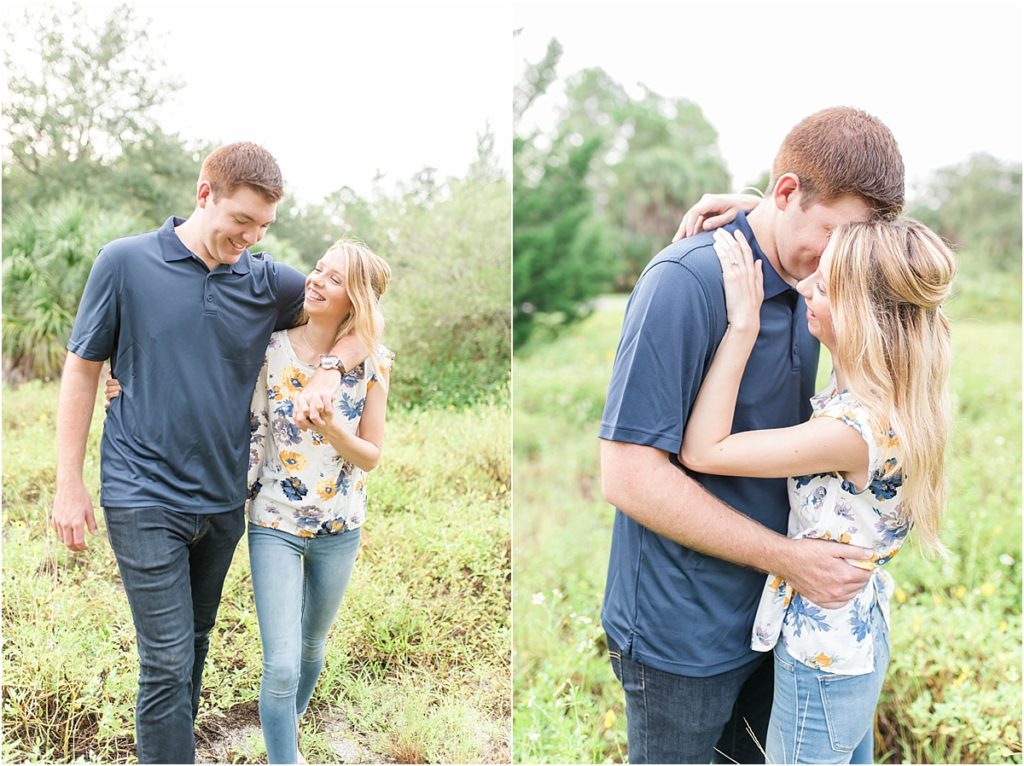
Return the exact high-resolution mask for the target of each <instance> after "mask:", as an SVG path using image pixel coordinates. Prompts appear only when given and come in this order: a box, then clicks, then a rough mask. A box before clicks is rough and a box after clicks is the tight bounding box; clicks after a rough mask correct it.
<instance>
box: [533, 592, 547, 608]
mask: <svg viewBox="0 0 1024 766" xmlns="http://www.w3.org/2000/svg"><path fill="white" fill-rule="evenodd" d="M533 603H534V604H536V605H537V606H540V605H541V604H543V603H544V594H543V593H541V592H540V591H537V592H536V593H534V594H533Z"/></svg>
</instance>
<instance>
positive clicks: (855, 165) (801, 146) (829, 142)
mask: <svg viewBox="0 0 1024 766" xmlns="http://www.w3.org/2000/svg"><path fill="white" fill-rule="evenodd" d="M785 173H794V174H796V176H797V177H798V178H799V179H800V189H801V197H800V199H801V207H802V208H806V207H807V206H808V205H811V204H812V203H814V202H831V201H832V200H834V199H836V198H837V197H840V196H842V195H844V194H854V195H856V196H858V197H860V198H861V199H863V200H864V201H865V202H866V203H867V204H868V206H869V207H870V208H871V209H872V210H873V211H874V215H875V217H876V218H880V219H882V220H892V219H893V218H895V217H896V216H898V215H899V214H900V212H901V211H902V210H903V193H904V192H903V186H904V175H905V171H904V169H903V157H902V156H901V155H900V150H899V147H898V146H897V145H896V139H895V138H894V137H893V135H892V131H890V130H889V128H887V127H886V126H885V125H884V124H882V122H881V121H880V120H879V119H878V118H877V117H873V116H871V115H870V114H868V113H867V112H862V111H861V110H859V109H853V108H851V107H846V106H836V107H832V108H829V109H823V110H822V111H820V112H816V113H815V114H812V115H811V116H810V117H806V118H804V119H803V120H801V121H800V122H799V123H798V124H797V125H796V127H794V128H793V129H792V130H791V131H789V134H788V135H787V136H786V138H785V140H783V142H782V146H781V148H780V149H779V153H778V154H777V155H776V156H775V163H774V164H773V165H772V186H773V187H774V186H775V182H776V181H778V180H779V177H780V176H782V175H783V174H785Z"/></svg>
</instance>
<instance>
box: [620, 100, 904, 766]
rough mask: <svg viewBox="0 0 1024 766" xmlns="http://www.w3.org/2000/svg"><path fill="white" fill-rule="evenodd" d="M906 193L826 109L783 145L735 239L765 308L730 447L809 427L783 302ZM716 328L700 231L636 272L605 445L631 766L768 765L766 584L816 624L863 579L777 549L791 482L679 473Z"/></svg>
mask: <svg viewBox="0 0 1024 766" xmlns="http://www.w3.org/2000/svg"><path fill="white" fill-rule="evenodd" d="M903 177H904V170H903V162H902V159H901V157H900V153H899V150H898V148H897V146H896V142H895V140H894V139H893V137H892V134H891V133H890V131H889V130H888V128H886V127H885V126H884V125H882V124H881V123H880V122H879V121H878V120H876V119H875V118H873V117H871V116H869V115H867V114H865V113H863V112H860V111H858V110H854V109H848V108H834V109H827V110H824V111H822V112H819V113H817V114H814V115H812V116H810V117H808V118H806V119H805V120H803V121H802V122H800V123H799V124H798V125H797V126H796V127H795V128H793V130H792V131H791V132H790V133H789V135H788V136H787V137H786V139H785V141H784V142H783V145H782V147H781V149H780V150H779V153H778V155H777V156H776V158H775V162H774V165H773V168H772V184H771V190H770V192H769V193H768V195H767V196H766V197H765V198H764V199H762V200H761V201H760V202H759V203H758V204H757V206H756V207H755V208H754V209H753V210H752V211H751V212H750V213H749V214H744V213H740V214H738V215H737V217H736V220H735V221H734V223H733V224H731V225H730V226H729V227H728V228H729V229H730V230H735V229H737V228H738V229H740V230H741V231H742V232H743V233H744V235H745V236H746V238H747V240H748V242H750V245H751V248H752V250H753V251H754V254H755V256H756V257H757V258H760V259H761V260H762V262H763V265H762V268H763V274H764V294H765V299H764V303H763V306H762V309H761V330H760V334H759V336H758V340H757V343H756V345H755V347H754V351H753V353H752V354H751V358H750V361H749V363H748V366H747V371H746V374H745V375H744V378H743V382H742V384H741V387H740V392H739V400H738V403H737V412H736V419H735V422H734V425H733V430H734V432H735V431H746V430H750V429H755V428H778V427H785V426H791V425H794V424H796V423H798V422H801V421H803V420H806V419H807V418H808V417H809V416H810V403H809V401H808V400H809V399H810V396H811V395H812V394H813V393H814V391H813V386H814V379H815V372H816V369H817V361H818V344H817V341H815V340H814V339H813V338H812V337H811V336H810V334H809V333H808V331H807V325H806V318H805V308H804V304H803V300H802V299H801V298H800V297H799V296H798V295H797V293H796V291H795V290H794V289H793V285H794V284H795V283H796V282H797V280H799V279H801V278H803V277H805V276H807V275H809V274H811V273H812V272H813V271H814V270H815V269H816V268H817V262H818V259H819V258H820V256H821V253H822V251H823V250H824V248H825V245H826V242H827V240H828V235H829V232H830V231H831V229H832V228H833V227H835V226H837V225H839V224H842V223H847V222H851V221H859V220H865V219H867V218H869V217H870V216H872V215H877V216H884V217H893V216H895V215H897V214H898V213H899V211H900V209H901V208H902V204H903ZM725 328H726V313H725V299H724V293H723V287H722V274H721V267H720V266H719V262H718V258H717V256H716V255H715V253H714V251H713V249H712V237H711V233H710V232H704V233H700V234H697V235H696V236H692V237H689V238H686V239H683V240H681V241H679V242H676V243H674V244H672V245H670V246H669V247H667V248H666V249H665V250H663V251H662V252H661V253H659V254H658V255H657V256H655V257H654V259H653V260H652V261H651V262H650V263H649V264H648V266H647V267H646V268H645V270H644V272H643V274H642V275H641V277H640V279H639V281H638V282H637V285H636V288H635V289H634V291H633V294H632V295H631V297H630V300H629V303H628V305H627V308H626V316H625V320H624V322H623V328H622V337H621V340H620V342H619V347H618V351H617V353H616V358H615V364H614V368H613V372H612V380H611V384H610V386H609V393H608V400H607V402H606V405H605V410H604V416H603V418H602V424H601V431H600V437H601V439H602V442H601V471H602V483H603V490H604V495H605V498H606V499H607V500H608V501H609V502H610V503H612V504H613V505H615V506H616V508H617V511H616V514H615V523H614V528H613V534H612V549H611V556H610V562H609V569H608V580H607V585H606V591H605V600H604V605H603V609H602V623H603V625H604V628H605V631H606V633H607V636H608V644H609V653H610V656H611V660H612V665H613V669H614V670H615V673H616V676H617V677H618V678H619V680H620V682H621V683H622V686H623V689H624V691H625V695H626V718H627V731H628V738H629V759H630V762H631V763H708V762H710V761H712V760H720V762H739V763H756V762H763V761H764V755H763V752H762V751H761V750H760V745H763V743H764V742H765V733H766V731H767V725H768V718H769V715H770V712H771V703H772V688H773V681H772V662H771V657H770V656H767V655H764V654H759V653H756V652H754V651H752V650H751V649H750V632H751V627H752V624H753V617H754V613H755V612H756V609H757V603H758V599H759V596H760V594H761V589H762V587H763V585H764V574H763V573H764V572H767V571H772V572H774V573H776V574H779V575H781V576H783V577H785V578H786V579H787V580H788V581H789V582H791V583H793V585H794V587H795V588H796V589H797V590H798V591H799V592H800V593H802V594H804V595H805V596H806V597H808V598H810V599H811V600H812V601H815V602H817V603H818V604H820V605H822V606H825V607H834V606H839V605H841V604H843V603H845V602H846V601H848V600H849V599H850V598H851V597H852V596H853V594H854V593H855V592H856V591H857V590H858V589H859V588H860V587H861V585H862V584H863V583H864V582H865V581H866V579H867V577H868V576H869V574H868V573H867V572H865V571H863V570H861V569H858V568H856V567H854V566H850V565H849V564H848V563H847V562H846V559H858V558H865V557H867V556H868V555H870V551H864V550H863V549H860V548H855V547H852V546H845V545H839V544H836V543H831V542H826V541H823V540H801V541H795V540H789V539H787V538H786V537H785V530H786V522H787V516H788V512H789V506H788V501H787V495H786V483H785V481H784V480H779V479H771V480H766V479H749V478H733V477H724V476H705V475H697V474H690V473H687V472H685V471H684V470H683V469H682V468H681V467H680V466H679V463H678V461H677V459H676V453H677V452H678V450H679V445H680V441H681V439H682V435H683V431H684V429H685V427H686V421H687V415H688V413H689V411H690V408H691V406H692V405H693V401H694V399H695V398H696V395H697V391H698V390H699V388H700V382H701V380H702V379H703V377H704V375H705V373H706V372H707V369H708V366H709V365H710V363H711V359H712V357H713V355H714V353H715V349H716V348H717V346H718V343H719V341H720V340H721V338H722V335H723V334H724V332H725ZM748 727H749V730H748ZM755 740H756V741H755Z"/></svg>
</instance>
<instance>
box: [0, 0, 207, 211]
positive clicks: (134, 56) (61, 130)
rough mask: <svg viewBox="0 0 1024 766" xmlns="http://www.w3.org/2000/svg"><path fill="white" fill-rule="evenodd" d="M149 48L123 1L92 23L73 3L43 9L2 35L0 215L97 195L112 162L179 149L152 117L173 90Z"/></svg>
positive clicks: (173, 83)
mask: <svg viewBox="0 0 1024 766" xmlns="http://www.w3.org/2000/svg"><path fill="white" fill-rule="evenodd" d="M15 28H17V30H18V31H17V34H15V32H14V30H15ZM152 51H153V46H152V45H151V44H150V43H149V33H148V31H147V30H146V27H145V26H144V25H143V24H142V23H141V22H139V21H138V20H137V19H136V17H135V11H134V10H133V8H132V6H131V5H128V4H125V5H122V6H119V7H118V8H115V9H114V10H112V11H111V12H110V14H109V15H108V16H107V18H106V19H105V20H104V21H103V22H101V23H99V24H93V23H91V22H90V21H89V19H88V17H87V15H86V13H85V12H84V10H83V8H82V6H81V5H79V4H78V3H74V4H72V5H71V6H70V7H64V6H61V7H60V8H59V9H58V8H57V7H56V6H55V5H48V6H42V8H41V9H39V10H35V9H33V10H30V11H26V12H25V14H24V16H23V18H22V21H21V24H20V25H11V26H10V27H9V28H8V32H7V46H6V47H5V50H4V60H5V64H6V67H7V72H8V83H7V85H8V97H7V100H6V102H5V104H4V117H5V123H6V129H7V133H8V140H7V143H6V151H5V154H6V157H5V160H6V161H5V163H4V189H3V203H4V212H5V215H6V214H7V213H8V212H11V211H13V210H15V209H16V208H17V207H18V206H20V205H34V204H36V203H39V202H42V201H46V200H52V199H55V198H56V197H58V196H59V195H60V194H63V193H66V192H68V191H81V192H85V193H87V194H95V193H97V192H98V191H100V189H99V188H97V187H102V186H104V184H103V183H102V181H103V180H105V179H109V171H110V168H111V166H112V165H113V164H114V163H116V162H117V161H118V160H119V159H122V158H123V159H125V160H126V161H127V162H128V166H129V167H135V163H136V162H137V160H138V159H139V158H141V157H150V156H154V155H153V151H154V148H159V149H160V150H162V151H163V152H166V150H168V149H173V150H175V151H179V152H180V150H181V147H180V142H178V143H177V144H175V142H174V141H173V140H171V139H169V138H168V137H166V136H164V135H163V134H162V133H160V131H159V130H158V128H157V125H156V122H155V118H154V117H153V110H154V108H155V107H157V106H159V105H160V104H162V103H164V102H165V101H166V100H167V98H168V97H169V96H170V95H171V94H172V93H173V92H174V91H175V90H176V89H177V88H179V87H180V84H179V83H177V82H176V81H174V80H173V79H171V78H170V77H168V76H166V75H165V73H164V71H163V62H161V61H160V60H158V59H157V58H156V57H155V56H153V54H152ZM154 144H155V145H154ZM194 173H195V169H194V168H193V169H192V175H194ZM175 180H177V178H176V176H175ZM192 180H193V181H194V180H195V179H194V178H193V179H192ZM150 183H151V184H152V180H151V182H150ZM132 191H137V189H132ZM149 196H150V197H153V196H156V195H153V194H151V195H149ZM121 198H123V197H121ZM119 199H120V198H119ZM161 201H162V200H161Z"/></svg>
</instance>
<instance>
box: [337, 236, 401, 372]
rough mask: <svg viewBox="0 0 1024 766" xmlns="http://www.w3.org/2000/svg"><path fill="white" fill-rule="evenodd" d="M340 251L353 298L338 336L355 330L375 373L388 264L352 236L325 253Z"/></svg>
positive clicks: (348, 287) (378, 368)
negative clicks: (349, 311) (381, 308)
mask: <svg viewBox="0 0 1024 766" xmlns="http://www.w3.org/2000/svg"><path fill="white" fill-rule="evenodd" d="M333 252H338V253H340V254H341V261H342V267H343V268H344V270H345V291H346V292H347V293H348V297H349V300H350V301H352V312H351V313H350V314H349V315H348V316H347V317H345V318H344V319H343V320H342V321H341V324H340V325H338V334H337V337H338V338H340V337H342V336H343V335H347V334H348V333H349V332H352V331H353V330H354V331H355V334H356V337H358V338H359V340H361V341H362V342H363V345H365V346H366V348H368V349H369V350H370V356H369V357H368V359H367V361H368V363H369V364H370V366H371V367H373V370H374V372H376V373H377V375H378V377H379V376H380V373H381V368H380V363H379V362H378V360H377V344H379V343H380V339H381V336H383V334H384V315H383V314H382V313H381V310H380V299H381V296H382V295H384V291H385V290H387V288H388V282H389V281H390V280H391V267H390V266H388V264H387V261H385V260H384V259H383V258H381V257H380V256H379V255H377V254H376V253H374V252H373V251H372V250H370V248H369V247H367V246H366V245H365V244H364V243H362V242H359V241H358V240H354V239H339V240H338V241H337V242H335V243H334V244H333V245H331V246H330V247H329V248H327V252H326V253H324V255H325V256H326V255H327V254H328V253H333Z"/></svg>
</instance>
